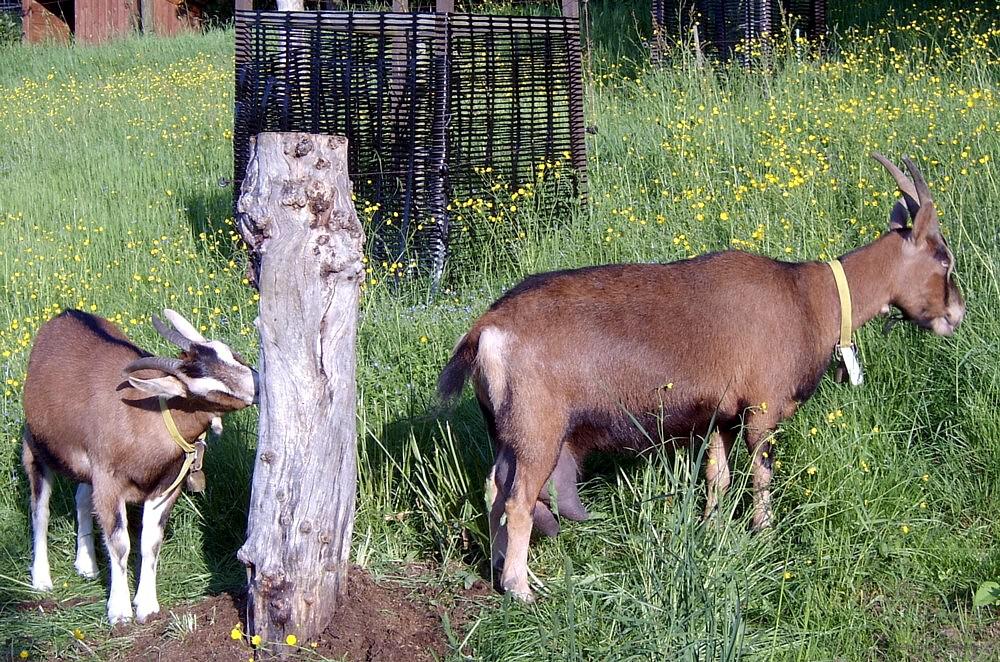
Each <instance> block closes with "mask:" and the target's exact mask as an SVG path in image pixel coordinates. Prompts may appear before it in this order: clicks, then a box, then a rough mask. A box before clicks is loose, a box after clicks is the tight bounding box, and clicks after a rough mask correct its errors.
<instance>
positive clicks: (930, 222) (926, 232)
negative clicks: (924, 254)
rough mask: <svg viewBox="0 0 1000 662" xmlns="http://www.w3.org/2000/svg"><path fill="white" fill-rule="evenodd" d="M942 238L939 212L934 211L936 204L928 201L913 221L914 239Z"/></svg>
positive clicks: (921, 206)
mask: <svg viewBox="0 0 1000 662" xmlns="http://www.w3.org/2000/svg"><path fill="white" fill-rule="evenodd" d="M940 236H941V225H940V224H939V223H938V215H937V210H935V209H934V202H933V201H931V200H928V201H927V202H926V203H924V204H922V205H920V211H918V212H917V216H916V218H914V219H913V238H914V239H933V238H935V237H940Z"/></svg>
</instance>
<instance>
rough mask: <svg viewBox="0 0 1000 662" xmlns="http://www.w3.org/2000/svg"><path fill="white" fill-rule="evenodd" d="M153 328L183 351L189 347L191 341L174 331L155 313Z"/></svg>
mask: <svg viewBox="0 0 1000 662" xmlns="http://www.w3.org/2000/svg"><path fill="white" fill-rule="evenodd" d="M153 328H154V329H156V332H157V333H159V334H160V335H161V336H163V337H164V339H166V341H167V342H169V343H172V344H174V345H177V346H178V347H180V348H181V349H183V350H184V351H185V352H186V351H187V350H189V349H191V341H190V340H188V339H187V338H185V337H184V336H183V335H182V334H181V333H180V332H179V331H175V330H174V329H172V328H170V327H169V326H167V325H166V324H164V323H163V320H161V319H160V318H159V317H157V316H156V315H153Z"/></svg>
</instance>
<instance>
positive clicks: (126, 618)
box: [108, 602, 132, 625]
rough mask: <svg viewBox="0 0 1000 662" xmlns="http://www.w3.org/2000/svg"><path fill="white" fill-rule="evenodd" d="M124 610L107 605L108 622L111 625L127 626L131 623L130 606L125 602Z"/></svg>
mask: <svg viewBox="0 0 1000 662" xmlns="http://www.w3.org/2000/svg"><path fill="white" fill-rule="evenodd" d="M125 605H126V606H125V607H124V608H121V607H119V608H115V607H112V606H110V605H108V622H110V623H111V625H119V624H128V623H129V622H131V621H132V605H131V603H128V602H126V603H125Z"/></svg>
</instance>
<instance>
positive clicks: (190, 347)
mask: <svg viewBox="0 0 1000 662" xmlns="http://www.w3.org/2000/svg"><path fill="white" fill-rule="evenodd" d="M164 315H165V317H166V318H167V319H168V320H169V321H170V322H171V324H172V325H173V327H174V328H169V327H167V326H166V325H165V324H163V323H162V322H161V321H160V320H158V319H157V318H156V317H154V318H153V326H154V327H155V328H156V330H157V331H158V332H159V333H160V334H161V335H162V336H163V337H164V338H166V339H167V340H168V341H170V342H172V343H174V344H175V345H177V346H179V347H180V348H181V349H182V350H183V353H182V354H181V357H180V358H179V359H172V358H164V357H155V356H152V355H150V353H149V352H146V351H143V350H142V349H139V348H138V347H136V346H135V345H133V344H132V343H131V342H130V341H129V340H128V339H127V338H126V337H125V335H124V334H123V333H122V332H121V330H119V329H118V327H116V326H115V325H114V324H112V323H111V322H109V321H108V320H106V319H102V318H100V317H95V316H94V315H89V314H87V313H85V312H81V311H79V310H67V311H66V312H64V313H62V314H61V315H59V316H58V317H55V318H54V319H52V320H49V321H48V322H46V323H45V324H44V325H42V328H40V329H39V330H38V335H37V337H36V338H35V344H34V347H32V350H31V356H30V357H29V359H28V374H27V377H26V379H25V382H24V419H25V426H24V448H23V459H24V468H25V471H26V472H27V474H28V481H29V486H30V490H31V522H32V529H33V534H34V559H33V563H32V568H31V585H32V586H33V587H34V588H35V589H36V590H40V591H47V590H51V588H52V578H51V575H50V574H49V558H48V541H47V531H48V524H49V495H50V493H51V491H52V471H53V470H55V471H57V472H59V473H61V474H64V475H66V476H68V477H70V478H72V479H73V480H74V481H76V482H78V483H80V485H79V486H78V488H77V491H76V515H77V521H78V528H77V552H76V569H77V571H78V572H79V573H80V574H81V575H83V576H84V577H88V578H93V577H96V576H97V566H96V564H95V558H94V537H93V514H94V513H95V512H96V513H97V519H98V521H99V522H100V525H101V528H102V530H103V532H104V541H105V544H106V545H107V549H108V557H109V565H110V575H111V594H110V597H109V599H108V620H110V621H111V623H118V622H122V621H127V620H129V619H130V618H132V605H131V604H129V588H128V572H127V563H128V555H129V536H128V522H127V519H126V513H125V504H126V503H136V502H142V503H143V513H142V534H141V541H140V544H141V551H142V571H141V574H140V575H139V586H138V588H137V590H136V593H135V601H134V603H135V611H136V616H137V618H138V620H139V622H140V623H141V622H143V621H145V620H146V618H147V617H148V616H149V615H150V614H154V613H156V612H158V611H159V610H160V606H159V603H158V602H157V599H156V564H157V557H158V555H159V551H160V543H161V542H162V541H163V529H164V526H165V525H166V522H167V517H168V515H169V514H170V509H171V507H173V505H174V501H176V500H177V496H178V495H179V494H180V488H179V485H178V484H175V480H176V479H177V478H178V476H179V475H180V474H181V473H182V472H183V470H185V469H186V468H187V466H188V465H187V464H185V452H184V451H182V449H181V445H180V442H179V441H177V440H175V439H174V437H173V436H172V433H171V431H170V430H168V427H167V426H168V424H169V421H171V420H172V421H173V423H174V424H175V426H176V429H177V432H179V434H180V436H181V437H182V438H183V441H185V442H187V443H190V442H192V441H193V440H195V439H197V438H199V437H200V436H202V435H203V434H204V433H205V432H206V430H207V429H208V428H209V426H210V425H212V423H213V421H214V420H217V419H218V417H220V416H222V414H224V413H226V412H230V411H236V410H238V409H242V408H244V407H246V406H248V405H250V404H253V402H254V399H255V396H256V393H257V373H256V372H255V371H254V370H253V369H252V368H250V367H248V366H247V365H246V364H245V363H243V361H242V359H240V358H239V357H238V356H235V355H234V354H233V352H232V350H230V349H229V347H227V346H226V345H225V344H223V343H221V342H218V341H209V340H206V339H205V338H204V337H203V336H202V335H201V334H200V333H198V331H197V330H196V329H195V328H194V327H193V326H192V325H191V324H190V323H189V322H188V321H187V320H185V319H184V318H183V317H181V316H180V315H179V314H177V313H175V312H174V311H172V310H165V311H164ZM161 409H163V410H164V411H161Z"/></svg>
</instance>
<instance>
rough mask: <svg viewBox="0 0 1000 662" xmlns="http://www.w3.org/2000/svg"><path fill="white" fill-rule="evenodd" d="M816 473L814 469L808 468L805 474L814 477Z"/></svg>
mask: <svg viewBox="0 0 1000 662" xmlns="http://www.w3.org/2000/svg"><path fill="white" fill-rule="evenodd" d="M816 471H817V470H816V467H809V468H808V469H806V473H807V474H809V475H810V476H815V475H816Z"/></svg>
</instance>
